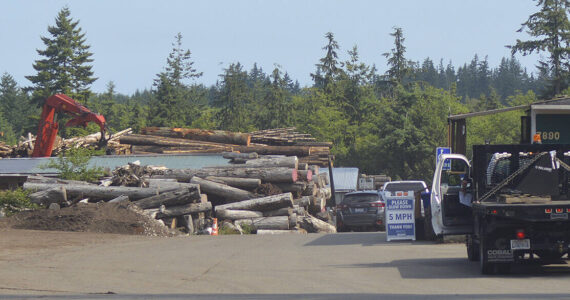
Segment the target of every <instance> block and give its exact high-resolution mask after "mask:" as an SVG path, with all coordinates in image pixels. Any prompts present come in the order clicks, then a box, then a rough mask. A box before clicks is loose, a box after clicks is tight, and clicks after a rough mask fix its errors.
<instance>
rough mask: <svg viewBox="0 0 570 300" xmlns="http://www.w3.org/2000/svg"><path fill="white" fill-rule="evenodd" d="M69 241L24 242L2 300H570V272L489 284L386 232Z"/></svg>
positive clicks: (527, 270) (456, 258)
mask: <svg viewBox="0 0 570 300" xmlns="http://www.w3.org/2000/svg"><path fill="white" fill-rule="evenodd" d="M1 233H2V232H0V234H1ZM33 233H34V234H35V235H40V236H41V235H42V233H41V232H40V233H38V232H33ZM26 234H30V232H27V231H21V233H20V234H19V235H18V236H17V237H16V239H20V238H22V239H25V238H26ZM51 234H53V233H51ZM65 234H67V236H64V237H63V238H64V239H65V240H70V241H73V242H70V243H67V244H66V245H65V246H57V245H54V244H53V242H52V243H51V244H49V247H45V248H41V245H35V246H34V247H26V246H25V245H26V243H30V244H34V241H33V240H31V241H28V240H25V242H26V243H23V244H21V245H23V246H21V247H19V248H18V249H11V250H10V251H8V252H5V251H3V252H1V253H0V298H2V299H20V298H23V297H25V298H42V299H46V298H48V299H49V298H54V299H293V298H294V299H417V298H419V299H457V298H465V299H538V298H554V299H567V298H568V297H569V295H570V287H569V285H568V279H570V266H567V265H551V266H539V265H525V266H517V267H514V268H513V274H509V275H495V276H484V275H481V274H480V272H479V269H478V264H477V263H474V262H469V261H468V260H467V258H466V252H465V246H464V244H462V243H442V244H436V243H432V242H421V241H415V242H414V241H400V242H386V236H385V233H383V232H365V233H339V234H309V235H296V234H290V235H279V236H277V235H272V236H270V235H266V236H256V235H247V236H239V235H234V236H187V237H175V238H157V237H134V236H117V235H113V236H112V238H109V239H107V238H106V237H105V235H97V238H93V236H90V235H89V234H85V233H65ZM82 235H85V241H83V236H82ZM35 240H37V241H38V243H39V242H40V240H41V239H38V238H36V239H35ZM50 240H53V239H51V238H50ZM14 241H15V240H14ZM14 241H12V242H14ZM86 241H88V242H86ZM4 246H5V245H4ZM2 247H3V245H2V243H0V250H3V248H2Z"/></svg>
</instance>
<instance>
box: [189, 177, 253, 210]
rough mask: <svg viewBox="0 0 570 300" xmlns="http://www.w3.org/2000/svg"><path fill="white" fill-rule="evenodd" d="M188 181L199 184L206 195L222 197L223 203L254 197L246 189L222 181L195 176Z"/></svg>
mask: <svg viewBox="0 0 570 300" xmlns="http://www.w3.org/2000/svg"><path fill="white" fill-rule="evenodd" d="M190 183H194V184H199V185H200V190H201V191H202V192H203V193H205V194H207V195H208V196H215V197H217V198H220V199H223V201H224V202H225V203H231V202H236V201H242V200H247V199H252V198H255V195H254V194H252V193H250V192H248V191H244V190H242V189H238V188H235V187H231V186H229V185H226V184H223V183H217V182H214V181H210V180H206V179H202V178H200V177H196V176H194V177H192V179H191V180H190Z"/></svg>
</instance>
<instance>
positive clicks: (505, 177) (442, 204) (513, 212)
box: [430, 145, 570, 274]
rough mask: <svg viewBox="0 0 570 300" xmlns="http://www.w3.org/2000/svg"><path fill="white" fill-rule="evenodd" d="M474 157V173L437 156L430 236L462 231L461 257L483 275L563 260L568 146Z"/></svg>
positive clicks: (497, 150)
mask: <svg viewBox="0 0 570 300" xmlns="http://www.w3.org/2000/svg"><path fill="white" fill-rule="evenodd" d="M473 153H474V156H473V164H472V166H473V167H472V168H471V165H470V163H469V161H468V160H467V158H465V157H464V156H463V155H459V154H448V155H442V157H441V159H440V163H438V166H437V167H436V172H435V174H434V181H433V186H432V195H431V199H430V202H431V203H430V204H431V213H432V226H433V227H434V232H435V233H436V234H438V235H448V234H465V235H466V246H467V257H468V259H469V260H471V261H479V263H480V269H481V272H482V273H483V274H490V273H495V272H499V273H504V272H508V271H509V270H510V266H511V265H512V264H513V263H521V262H535V263H541V264H551V263H559V262H561V261H562V260H563V259H565V260H567V259H568V257H567V255H568V252H569V248H570V220H569V219H568V216H569V214H570V197H569V196H570V195H569V189H568V186H569V183H570V181H569V180H570V178H569V176H568V174H569V171H570V166H569V165H568V162H569V161H570V145H482V146H474V150H473ZM446 160H448V161H447V166H448V167H447V168H446V167H445V165H446V164H445V163H444V161H446ZM498 168H502V169H500V170H499V169H498Z"/></svg>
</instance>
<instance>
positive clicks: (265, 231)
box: [257, 229, 306, 235]
mask: <svg viewBox="0 0 570 300" xmlns="http://www.w3.org/2000/svg"><path fill="white" fill-rule="evenodd" d="M304 233H306V232H303V231H300V230H270V229H258V230H257V234H259V235H273V234H304Z"/></svg>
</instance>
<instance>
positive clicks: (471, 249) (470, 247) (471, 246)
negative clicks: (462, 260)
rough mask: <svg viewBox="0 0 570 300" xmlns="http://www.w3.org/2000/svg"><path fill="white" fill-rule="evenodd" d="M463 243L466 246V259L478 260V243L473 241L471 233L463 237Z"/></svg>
mask: <svg viewBox="0 0 570 300" xmlns="http://www.w3.org/2000/svg"><path fill="white" fill-rule="evenodd" d="M465 244H466V246H467V259H469V261H478V260H479V258H480V257H479V256H480V255H479V245H478V244H476V243H475V242H474V241H473V235H472V234H468V235H467V237H466V238H465Z"/></svg>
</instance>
